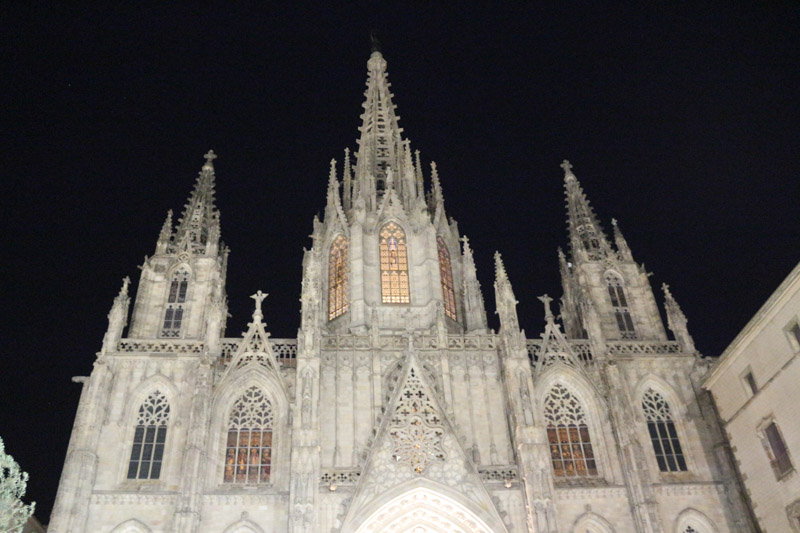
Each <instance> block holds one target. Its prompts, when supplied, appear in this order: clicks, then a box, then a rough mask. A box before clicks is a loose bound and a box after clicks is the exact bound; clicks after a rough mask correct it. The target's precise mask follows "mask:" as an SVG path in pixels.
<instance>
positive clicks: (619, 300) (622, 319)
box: [606, 274, 636, 339]
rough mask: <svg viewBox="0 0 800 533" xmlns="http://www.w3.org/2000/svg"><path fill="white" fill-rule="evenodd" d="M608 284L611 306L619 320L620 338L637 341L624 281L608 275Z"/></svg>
mask: <svg viewBox="0 0 800 533" xmlns="http://www.w3.org/2000/svg"><path fill="white" fill-rule="evenodd" d="M606 283H607V284H608V295H609V296H610V297H611V306H612V307H613V308H614V317H615V318H616V319H617V327H618V328H619V333H620V336H621V337H622V338H623V339H635V338H636V330H634V329H633V319H632V318H631V313H630V310H629V309H628V300H627V299H626V298H625V289H624V288H623V287H622V280H620V279H619V278H618V277H617V276H615V275H614V274H607V275H606Z"/></svg>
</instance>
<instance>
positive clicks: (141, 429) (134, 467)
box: [128, 391, 169, 479]
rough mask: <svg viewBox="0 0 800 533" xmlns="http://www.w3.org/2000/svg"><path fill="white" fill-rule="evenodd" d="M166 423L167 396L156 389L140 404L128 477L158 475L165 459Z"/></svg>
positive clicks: (151, 476)
mask: <svg viewBox="0 0 800 533" xmlns="http://www.w3.org/2000/svg"><path fill="white" fill-rule="evenodd" d="M168 423H169V403H168V402H167V398H166V396H164V395H163V394H162V393H161V392H159V391H155V392H153V393H152V394H151V395H150V396H148V397H147V399H146V400H145V401H144V402H142V405H140V406H139V415H138V419H137V421H136V429H135V430H134V433H133V446H132V447H131V460H130V462H129V463H128V479H158V476H159V475H160V474H161V463H162V461H163V459H164V442H165V441H166V440H167V424H168Z"/></svg>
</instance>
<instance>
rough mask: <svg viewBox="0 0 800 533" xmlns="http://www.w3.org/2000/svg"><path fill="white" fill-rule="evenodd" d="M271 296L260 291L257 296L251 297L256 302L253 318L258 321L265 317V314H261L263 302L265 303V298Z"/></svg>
mask: <svg viewBox="0 0 800 533" xmlns="http://www.w3.org/2000/svg"><path fill="white" fill-rule="evenodd" d="M267 296H269V294H267V293H264V292H261V290H260V289H259V290H258V291H257V292H256V293H255V294H253V295H252V296H250V298H252V299H253V300H255V301H256V309H255V311H253V318H254V319H256V320H259V321H260V320H261V319H262V318H263V317H264V313H262V312H261V302H263V301H264V298H266V297H267Z"/></svg>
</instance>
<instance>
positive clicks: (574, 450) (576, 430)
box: [544, 383, 598, 477]
mask: <svg viewBox="0 0 800 533" xmlns="http://www.w3.org/2000/svg"><path fill="white" fill-rule="evenodd" d="M544 417H545V420H547V441H548V443H549V444H550V458H551V461H552V463H553V473H554V474H555V476H556V477H586V476H596V475H598V472H597V462H596V460H595V455H594V450H593V448H592V442H591V437H590V435H589V426H588V425H587V423H586V422H587V419H586V415H585V413H584V410H583V406H582V405H581V404H580V402H579V401H578V399H577V398H575V396H574V395H573V394H572V393H571V392H570V391H569V389H567V388H566V387H565V386H564V385H562V384H561V383H556V384H555V385H553V387H552V388H551V389H550V392H549V393H548V394H547V397H546V398H545V401H544Z"/></svg>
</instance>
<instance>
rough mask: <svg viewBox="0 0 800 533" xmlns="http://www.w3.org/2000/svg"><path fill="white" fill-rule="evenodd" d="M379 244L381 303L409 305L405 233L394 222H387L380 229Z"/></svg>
mask: <svg viewBox="0 0 800 533" xmlns="http://www.w3.org/2000/svg"><path fill="white" fill-rule="evenodd" d="M380 243H381V301H382V302H383V303H385V304H407V303H410V301H411V297H410V295H409V294H410V293H409V290H408V255H407V253H406V233H405V232H404V231H403V228H401V227H400V226H398V225H397V224H395V223H394V222H389V223H388V224H386V225H385V226H384V227H383V228H381V232H380Z"/></svg>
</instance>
